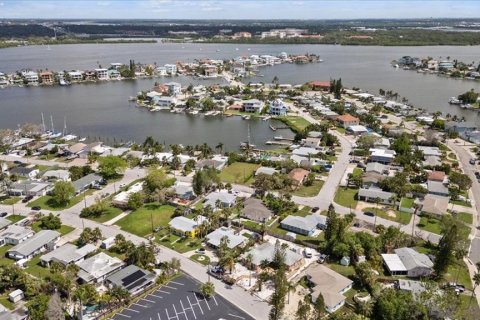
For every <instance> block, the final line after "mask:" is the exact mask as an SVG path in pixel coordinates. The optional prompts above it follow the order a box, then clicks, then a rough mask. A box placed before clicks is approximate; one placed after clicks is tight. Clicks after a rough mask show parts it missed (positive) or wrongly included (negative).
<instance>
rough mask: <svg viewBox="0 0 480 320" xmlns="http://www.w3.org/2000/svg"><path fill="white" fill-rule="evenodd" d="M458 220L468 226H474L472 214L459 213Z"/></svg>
mask: <svg viewBox="0 0 480 320" xmlns="http://www.w3.org/2000/svg"><path fill="white" fill-rule="evenodd" d="M457 218H458V220H460V221H462V222H464V223H467V224H472V223H473V216H472V214H471V213H468V212H459V213H457Z"/></svg>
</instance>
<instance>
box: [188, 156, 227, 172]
mask: <svg viewBox="0 0 480 320" xmlns="http://www.w3.org/2000/svg"><path fill="white" fill-rule="evenodd" d="M227 163H228V157H226V156H222V155H221V154H216V155H214V156H213V157H212V159H203V160H198V161H197V163H196V164H195V168H196V169H197V170H198V169H203V168H205V167H210V168H215V169H217V170H222V169H223V168H225V166H226V165H227Z"/></svg>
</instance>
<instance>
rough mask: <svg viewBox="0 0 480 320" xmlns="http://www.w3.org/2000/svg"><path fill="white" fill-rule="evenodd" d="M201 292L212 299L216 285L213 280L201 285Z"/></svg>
mask: <svg viewBox="0 0 480 320" xmlns="http://www.w3.org/2000/svg"><path fill="white" fill-rule="evenodd" d="M200 292H201V293H202V295H203V296H204V297H206V298H207V299H210V298H211V297H213V296H214V295H215V285H214V284H213V282H210V281H208V282H205V283H204V284H202V285H201V286H200Z"/></svg>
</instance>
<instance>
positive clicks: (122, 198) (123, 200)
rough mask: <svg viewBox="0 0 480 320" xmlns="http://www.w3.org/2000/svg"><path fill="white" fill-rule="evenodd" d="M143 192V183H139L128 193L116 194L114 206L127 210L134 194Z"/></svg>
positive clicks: (129, 189)
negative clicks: (129, 200)
mask: <svg viewBox="0 0 480 320" xmlns="http://www.w3.org/2000/svg"><path fill="white" fill-rule="evenodd" d="M142 190H143V182H137V183H135V184H134V185H132V186H131V187H129V188H128V189H127V190H126V191H122V192H120V193H118V194H116V195H115V196H114V197H113V199H112V204H113V205H114V206H116V207H120V208H125V207H127V205H128V199H129V198H130V196H131V195H132V194H134V193H137V192H140V191H142Z"/></svg>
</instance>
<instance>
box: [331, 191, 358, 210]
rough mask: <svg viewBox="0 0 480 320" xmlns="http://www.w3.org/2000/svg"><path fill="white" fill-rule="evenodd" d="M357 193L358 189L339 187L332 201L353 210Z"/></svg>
mask: <svg viewBox="0 0 480 320" xmlns="http://www.w3.org/2000/svg"><path fill="white" fill-rule="evenodd" d="M357 193H358V189H354V188H343V187H340V188H338V189H337V193H335V199H334V200H333V201H335V203H337V204H339V205H341V206H344V207H347V208H352V209H355V207H356V206H357V200H356V198H357Z"/></svg>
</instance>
